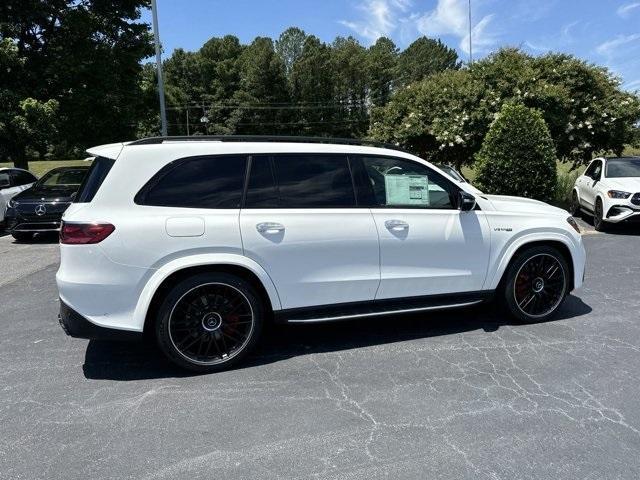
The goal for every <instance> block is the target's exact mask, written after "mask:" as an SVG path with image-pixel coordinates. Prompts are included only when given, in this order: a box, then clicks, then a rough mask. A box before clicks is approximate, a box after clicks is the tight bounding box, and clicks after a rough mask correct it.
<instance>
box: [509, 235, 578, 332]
mask: <svg viewBox="0 0 640 480" xmlns="http://www.w3.org/2000/svg"><path fill="white" fill-rule="evenodd" d="M569 272H570V270H569V266H568V264H567V261H566V260H565V258H564V256H563V255H562V254H561V253H560V252H559V251H558V250H556V249H555V248H553V247H534V248H531V249H528V250H526V251H524V252H522V253H521V254H519V255H518V257H517V258H515V259H514V260H513V261H512V263H511V265H510V266H509V268H508V270H507V277H506V282H505V288H504V295H505V300H506V306H507V308H508V310H509V311H510V313H511V314H512V315H513V316H514V317H515V318H517V319H519V320H521V321H525V322H531V321H543V320H546V319H548V318H550V317H551V316H552V315H553V314H554V313H556V311H557V310H558V307H559V306H560V305H561V304H562V301H563V300H564V299H565V297H566V296H567V294H568V284H569V278H568V275H569Z"/></svg>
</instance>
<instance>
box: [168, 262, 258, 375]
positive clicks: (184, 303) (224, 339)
mask: <svg viewBox="0 0 640 480" xmlns="http://www.w3.org/2000/svg"><path fill="white" fill-rule="evenodd" d="M263 319H264V307H263V305H262V302H261V300H260V297H259V296H258V294H257V293H256V291H255V289H254V288H253V287H252V286H251V285H250V284H249V283H248V282H246V281H245V280H243V279H242V278H239V277H236V276H234V275H229V274H226V273H201V274H197V275H194V276H192V277H189V278H187V279H185V280H183V281H181V282H179V283H178V284H177V285H175V286H174V287H173V288H172V289H171V291H170V292H169V294H168V295H167V297H166V298H165V300H164V302H163V303H162V305H161V306H160V309H159V312H158V318H157V321H156V337H157V340H158V344H159V346H160V349H161V350H162V351H163V352H164V353H165V355H166V356H167V357H168V358H169V359H170V360H171V361H172V362H174V363H176V364H177V365H179V366H181V367H183V368H187V369H189V370H193V371H198V372H215V371H220V370H224V369H227V368H229V367H231V366H233V365H235V364H236V363H238V362H239V361H241V360H242V359H243V358H244V357H245V356H246V355H247V354H248V353H249V352H250V351H251V349H252V348H253V347H254V346H255V344H256V342H257V340H258V337H259V336H260V333H261V331H262V324H263Z"/></svg>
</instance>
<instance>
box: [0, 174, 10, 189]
mask: <svg viewBox="0 0 640 480" xmlns="http://www.w3.org/2000/svg"><path fill="white" fill-rule="evenodd" d="M10 185H11V177H10V176H9V172H0V188H8V187H9V186H10Z"/></svg>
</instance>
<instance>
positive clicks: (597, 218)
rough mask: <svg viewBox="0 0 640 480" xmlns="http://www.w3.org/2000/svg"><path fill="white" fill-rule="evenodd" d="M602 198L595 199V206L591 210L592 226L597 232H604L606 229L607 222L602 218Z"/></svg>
mask: <svg viewBox="0 0 640 480" xmlns="http://www.w3.org/2000/svg"><path fill="white" fill-rule="evenodd" d="M603 210H604V209H603V207H602V200H600V199H599V198H598V199H597V200H596V206H595V208H594V210H593V228H595V229H596V231H598V232H604V231H605V230H606V229H607V223H606V222H605V221H604V220H603V216H604V212H603Z"/></svg>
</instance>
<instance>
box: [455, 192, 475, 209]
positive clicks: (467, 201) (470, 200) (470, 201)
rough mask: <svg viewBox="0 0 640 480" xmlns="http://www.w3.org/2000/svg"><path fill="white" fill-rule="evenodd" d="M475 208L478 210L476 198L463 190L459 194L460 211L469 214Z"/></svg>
mask: <svg viewBox="0 0 640 480" xmlns="http://www.w3.org/2000/svg"><path fill="white" fill-rule="evenodd" d="M474 208H476V197H474V196H473V195H471V194H470V193H467V192H463V191H462V190H461V191H460V192H458V210H460V211H461V212H469V211H471V210H473V209H474Z"/></svg>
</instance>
